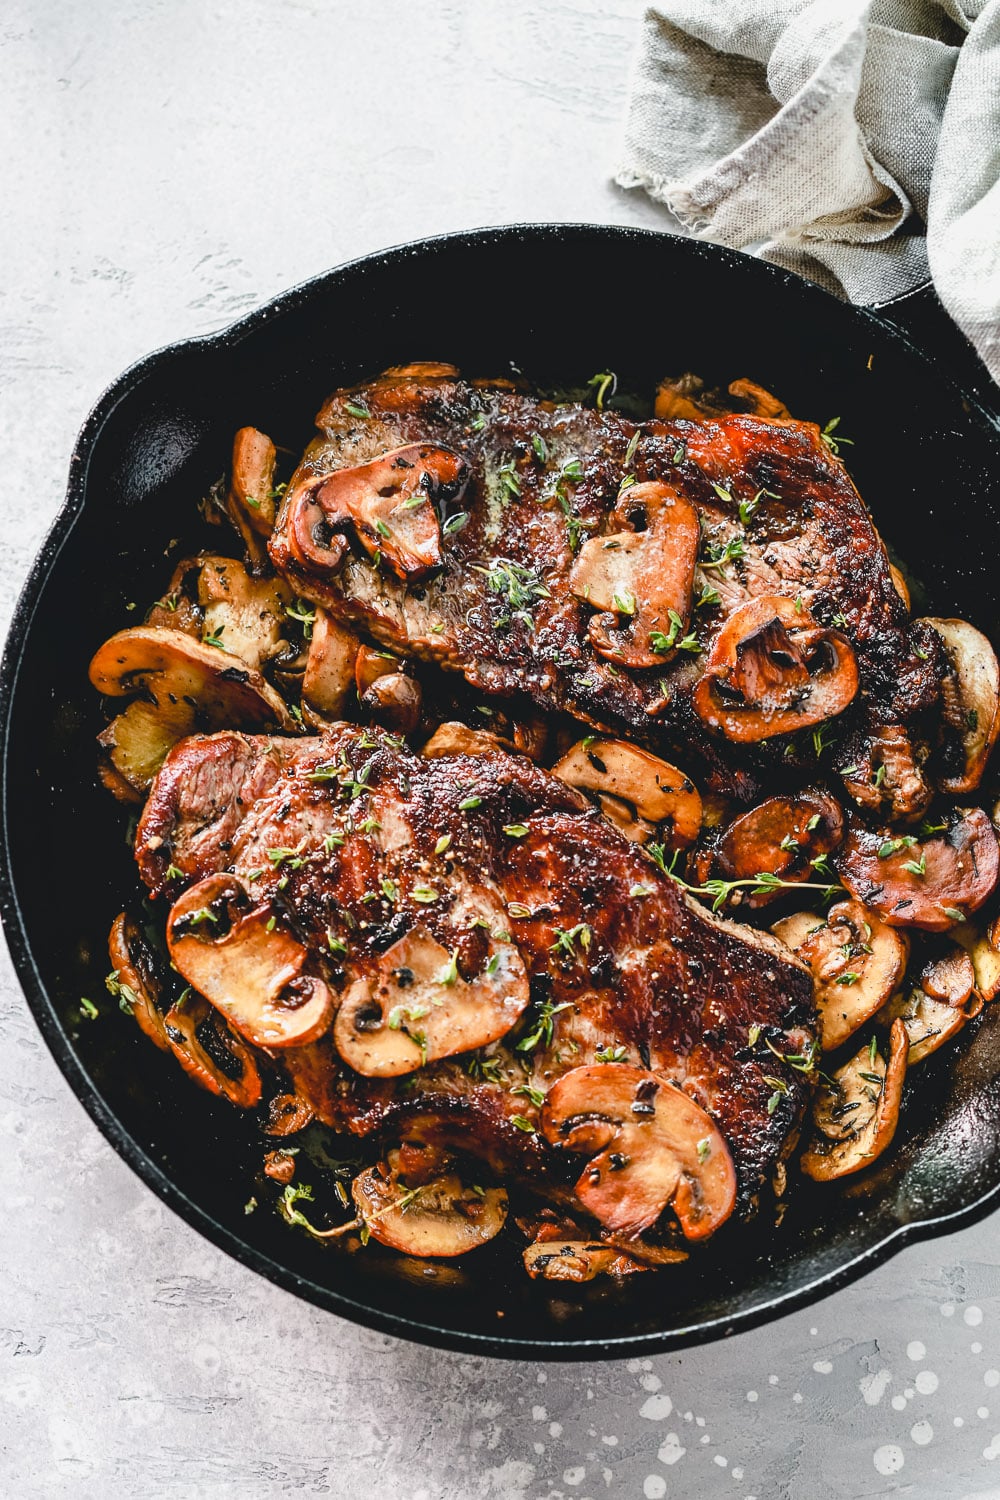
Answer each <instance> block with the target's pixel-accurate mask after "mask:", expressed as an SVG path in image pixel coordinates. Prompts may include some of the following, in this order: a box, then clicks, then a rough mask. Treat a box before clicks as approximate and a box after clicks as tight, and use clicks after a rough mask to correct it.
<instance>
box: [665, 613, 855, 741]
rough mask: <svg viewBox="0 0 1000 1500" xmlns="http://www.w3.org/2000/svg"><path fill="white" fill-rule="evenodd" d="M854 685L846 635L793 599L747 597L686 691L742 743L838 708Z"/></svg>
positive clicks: (713, 725)
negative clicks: (702, 672)
mask: <svg viewBox="0 0 1000 1500" xmlns="http://www.w3.org/2000/svg"><path fill="white" fill-rule="evenodd" d="M857 690H858V664H857V661H856V660H855V656H854V651H853V649H852V647H851V643H850V641H849V640H848V639H847V637H846V636H844V635H841V633H840V632H839V631H838V630H832V629H828V628H827V627H826V626H823V625H819V624H818V623H817V622H816V620H814V619H813V617H812V615H811V614H810V613H809V611H808V610H807V609H806V608H805V607H804V606H803V605H802V604H801V603H798V604H797V603H796V602H795V600H793V599H785V598H782V597H781V596H779V595H776V594H775V595H771V594H768V595H764V596H762V597H760V598H757V599H749V600H747V602H746V603H745V604H741V605H740V606H739V608H738V609H735V610H734V611H733V613H732V614H731V615H730V616H729V618H728V620H727V621H726V623H725V624H724V625H723V627H722V629H721V631H720V632H719V635H718V637H717V638H716V641H715V644H714V645H713V647H712V651H711V655H710V656H709V659H708V663H707V666H706V669H705V675H704V676H703V677H702V678H701V680H700V681H699V682H698V683H697V685H696V687H695V690H694V693H693V694H692V699H691V701H692V704H693V706H694V709H695V711H696V713H697V714H698V716H699V718H701V719H702V720H703V722H704V723H705V724H707V725H708V727H709V728H710V729H715V730H718V731H719V732H720V733H721V734H724V735H725V736H726V738H727V739H731V740H736V741H737V742H738V743H741V744H744V743H748V742H752V741H754V740H763V739H768V738H770V737H771V736H772V735H776V734H791V733H793V732H794V731H795V730H798V729H806V728H808V727H809V725H811V724H818V723H820V722H821V721H822V720H823V719H831V718H833V717H834V715H836V714H839V713H842V712H843V710H844V709H845V708H846V707H847V705H848V704H849V703H850V702H851V701H852V700H853V698H854V696H855V694H856V693H857Z"/></svg>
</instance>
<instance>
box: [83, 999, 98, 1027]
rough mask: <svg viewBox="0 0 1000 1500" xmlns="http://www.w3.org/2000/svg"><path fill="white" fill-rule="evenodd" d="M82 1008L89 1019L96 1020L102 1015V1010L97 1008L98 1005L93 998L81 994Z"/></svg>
mask: <svg viewBox="0 0 1000 1500" xmlns="http://www.w3.org/2000/svg"><path fill="white" fill-rule="evenodd" d="M80 1010H81V1011H82V1012H83V1014H84V1015H85V1016H86V1017H87V1020H88V1021H96V1020H97V1017H98V1016H99V1015H100V1011H99V1010H98V1009H97V1006H96V1005H95V1004H94V1002H93V1000H88V999H87V997H86V995H81V996H80Z"/></svg>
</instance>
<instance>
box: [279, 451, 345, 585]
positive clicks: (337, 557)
mask: <svg viewBox="0 0 1000 1500" xmlns="http://www.w3.org/2000/svg"><path fill="white" fill-rule="evenodd" d="M322 483H323V481H322V480H321V479H320V480H318V479H317V478H316V477H315V475H313V474H311V473H307V474H306V476H305V478H304V479H302V480H300V481H298V482H297V483H296V484H295V487H294V488H293V489H290V490H289V491H288V494H287V495H286V497H285V502H284V506H283V507H282V511H281V518H280V519H281V520H282V522H283V525H284V530H285V531H286V532H287V536H288V548H289V552H290V554H291V559H292V561H293V562H295V563H298V564H300V565H301V566H302V567H304V568H306V569H309V570H311V571H312V572H316V573H332V572H333V571H334V569H335V568H337V567H339V566H340V563H341V562H342V561H343V558H344V554H345V552H346V551H347V537H346V536H344V534H343V531H342V530H337V529H336V527H335V526H334V524H333V523H332V522H331V521H330V520H329V519H328V517H327V515H326V512H325V511H324V509H323V507H322V506H321V505H320V503H319V501H318V499H317V498H316V497H317V494H318V491H319V489H320V488H321V486H322ZM347 519H348V518H347V516H346V515H345V516H341V517H338V519H337V526H340V527H343V526H345V525H346V523H347Z"/></svg>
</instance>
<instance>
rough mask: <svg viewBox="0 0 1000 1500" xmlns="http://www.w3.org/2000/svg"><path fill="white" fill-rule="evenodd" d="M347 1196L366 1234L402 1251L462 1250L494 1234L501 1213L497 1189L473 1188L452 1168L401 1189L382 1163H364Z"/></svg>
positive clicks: (502, 1199)
mask: <svg viewBox="0 0 1000 1500" xmlns="http://www.w3.org/2000/svg"><path fill="white" fill-rule="evenodd" d="M351 1196H352V1197H353V1199H354V1204H355V1207H356V1208H357V1211H358V1217H359V1218H360V1219H361V1220H362V1222H363V1223H364V1224H365V1225H366V1226H367V1228H368V1231H369V1233H370V1234H371V1237H372V1239H375V1240H378V1241H379V1242H380V1243H381V1244H383V1245H389V1246H391V1247H392V1249H393V1250H401V1251H402V1252H403V1253H404V1254H405V1255H427V1256H444V1257H450V1256H453V1255H465V1254H466V1253H467V1251H469V1250H475V1249H476V1248H477V1247H478V1246H479V1245H485V1244H486V1243H487V1241H488V1240H491V1239H493V1237H494V1235H497V1234H499V1233H500V1230H501V1229H502V1228H503V1226H504V1223H505V1221H506V1218H507V1208H508V1200H507V1194H506V1191H505V1190H504V1189H503V1188H499V1187H489V1188H483V1189H481V1190H480V1191H479V1192H477V1191H475V1190H474V1189H473V1188H466V1187H464V1186H463V1184H462V1182H461V1179H460V1178H459V1177H457V1176H456V1175H455V1174H454V1173H452V1172H449V1173H447V1174H446V1175H444V1176H443V1177H438V1178H435V1179H434V1180H433V1181H431V1182H426V1183H423V1184H422V1185H420V1186H418V1187H415V1188H407V1187H404V1186H403V1184H402V1183H401V1182H400V1181H399V1180H398V1178H396V1177H395V1175H394V1174H393V1173H391V1172H390V1171H389V1170H388V1169H387V1168H384V1167H368V1168H367V1169H366V1170H365V1171H364V1172H361V1173H359V1175H358V1176H357V1177H355V1179H354V1181H353V1183H352V1184H351Z"/></svg>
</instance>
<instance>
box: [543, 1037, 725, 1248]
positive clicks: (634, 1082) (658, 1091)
mask: <svg viewBox="0 0 1000 1500" xmlns="http://www.w3.org/2000/svg"><path fill="white" fill-rule="evenodd" d="M541 1128H542V1133H543V1134H544V1136H545V1139H546V1140H547V1141H548V1142H549V1144H550V1145H552V1146H558V1147H562V1148H564V1149H565V1150H567V1151H574V1152H583V1153H585V1154H586V1155H587V1156H588V1157H590V1158H591V1160H590V1162H589V1164H588V1166H587V1167H586V1169H585V1170H584V1172H583V1175H582V1176H581V1177H580V1179H579V1180H578V1182H577V1184H576V1196H577V1198H578V1199H579V1201H580V1202H581V1203H582V1204H583V1206H584V1207H585V1208H586V1209H587V1211H588V1212H589V1213H591V1214H593V1216H594V1218H595V1219H597V1220H598V1221H599V1222H600V1223H601V1224H604V1225H606V1226H607V1227H608V1228H609V1229H613V1230H616V1231H619V1232H621V1233H623V1234H641V1233H642V1231H643V1230H644V1229H648V1228H649V1227H650V1225H652V1224H655V1222H656V1220H657V1219H658V1218H659V1217H660V1214H661V1213H662V1212H663V1210H664V1209H665V1208H666V1206H667V1204H668V1203H670V1204H672V1205H673V1209H674V1212H675V1213H676V1215H677V1218H678V1220H679V1221H680V1225H681V1229H682V1230H683V1231H684V1234H685V1236H686V1238H687V1239H689V1240H701V1239H705V1238H707V1236H708V1235H710V1234H713V1233H714V1232H715V1230H716V1229H718V1227H719V1225H720V1224H722V1223H724V1222H725V1220H726V1219H728V1217H729V1215H730V1214H731V1213H732V1211H733V1207H734V1205H735V1202H736V1173H735V1170H734V1168H733V1161H732V1157H731V1156H730V1154H729V1147H728V1146H727V1145H726V1141H725V1138H724V1137H723V1135H722V1133H721V1131H720V1130H719V1128H718V1126H717V1125H716V1124H715V1121H714V1120H713V1119H712V1117H711V1115H709V1114H707V1113H706V1111H705V1110H703V1109H702V1108H701V1106H700V1105H699V1104H696V1103H695V1101H694V1100H693V1099H692V1098H690V1097H689V1095H687V1094H685V1093H684V1092H683V1090H682V1089H680V1088H677V1087H676V1086H675V1085H674V1084H672V1083H671V1082H669V1081H668V1080H667V1079H666V1078H663V1077H661V1076H660V1075H658V1074H656V1073H651V1072H648V1071H646V1070H645V1069H643V1068H636V1067H633V1066H632V1065H631V1064H630V1063H592V1064H587V1065H585V1066H584V1067H580V1068H574V1069H573V1070H572V1071H571V1072H569V1073H564V1074H563V1076H562V1077H561V1078H559V1079H557V1080H556V1082H555V1083H554V1084H553V1086H552V1088H551V1089H550V1090H549V1092H548V1094H547V1095H546V1097H545V1103H544V1105H543V1106H542V1112H541Z"/></svg>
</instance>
